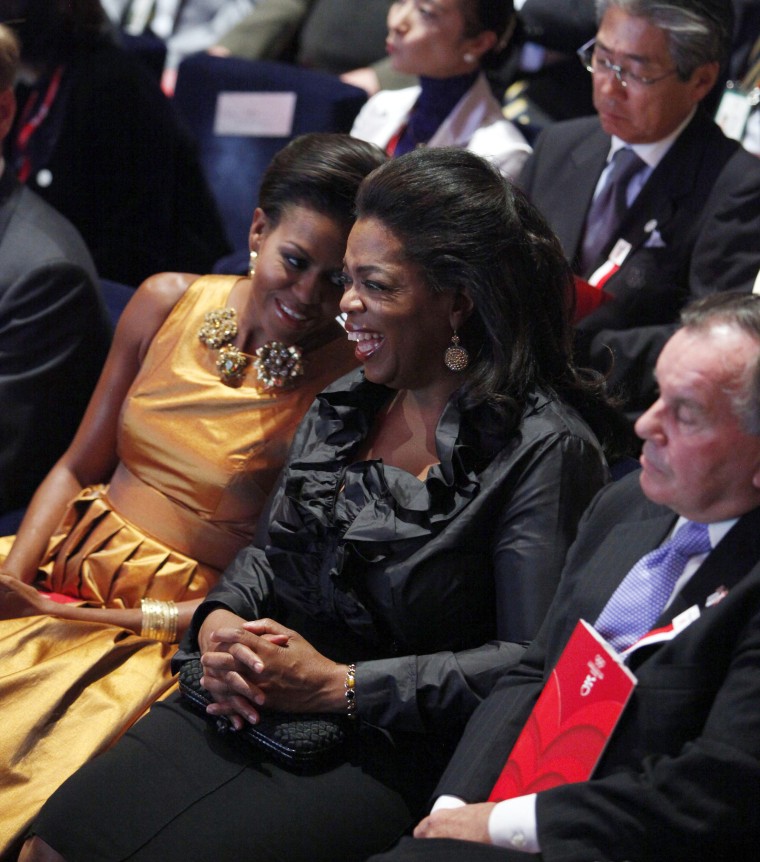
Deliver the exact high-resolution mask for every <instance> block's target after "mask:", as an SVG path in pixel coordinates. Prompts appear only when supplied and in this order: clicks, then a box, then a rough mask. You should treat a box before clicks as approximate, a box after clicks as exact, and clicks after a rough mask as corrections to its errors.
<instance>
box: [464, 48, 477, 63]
mask: <svg viewBox="0 0 760 862" xmlns="http://www.w3.org/2000/svg"><path fill="white" fill-rule="evenodd" d="M462 59H463V60H464V61H465V63H474V62H475V55H474V54H471V53H470V52H469V51H468V52H467V53H466V54H463V55H462Z"/></svg>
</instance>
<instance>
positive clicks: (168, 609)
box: [140, 598, 179, 644]
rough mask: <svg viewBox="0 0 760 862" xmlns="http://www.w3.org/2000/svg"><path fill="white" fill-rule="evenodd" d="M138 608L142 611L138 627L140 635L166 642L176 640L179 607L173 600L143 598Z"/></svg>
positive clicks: (169, 642)
mask: <svg viewBox="0 0 760 862" xmlns="http://www.w3.org/2000/svg"><path fill="white" fill-rule="evenodd" d="M140 610H141V611H142V626H141V628H140V635H141V636H142V637H144V638H150V639H151V640H155V641H161V642H162V643H167V644H171V643H174V642H175V641H176V640H177V619H178V617H179V609H178V608H177V605H176V603H175V602H162V601H159V600H158V599H149V598H143V599H141V600H140Z"/></svg>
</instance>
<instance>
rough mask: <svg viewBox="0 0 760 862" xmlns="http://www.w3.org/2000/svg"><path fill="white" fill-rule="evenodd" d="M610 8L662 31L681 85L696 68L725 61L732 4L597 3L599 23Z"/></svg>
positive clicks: (674, 0) (710, 0) (690, 0)
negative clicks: (642, 19)
mask: <svg viewBox="0 0 760 862" xmlns="http://www.w3.org/2000/svg"><path fill="white" fill-rule="evenodd" d="M610 7H613V8H616V9H620V10H621V11H623V12H625V13H627V14H628V15H633V16H635V17H641V18H646V19H647V20H648V21H649V22H650V23H651V24H652V25H653V26H655V27H658V28H659V29H661V30H664V31H665V33H666V35H667V38H668V45H669V46H670V54H671V56H672V58H673V62H674V63H675V64H676V69H677V70H678V75H679V77H680V78H681V79H682V80H684V81H685V80H688V79H689V78H690V77H691V75H692V73H693V72H694V70H695V69H696V68H697V67H699V66H702V65H704V64H705V63H712V62H717V63H721V64H724V63H725V62H726V61H727V59H728V55H729V52H730V50H731V40H732V38H733V23H734V15H733V7H732V5H731V0H596V10H597V18H598V20H600V21H601V19H602V17H603V15H604V13H605V12H606V11H607V9H608V8H610Z"/></svg>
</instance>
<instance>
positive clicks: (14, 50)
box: [0, 24, 19, 90]
mask: <svg viewBox="0 0 760 862" xmlns="http://www.w3.org/2000/svg"><path fill="white" fill-rule="evenodd" d="M18 61H19V44H18V39H17V38H16V34H15V33H14V32H13V30H11V29H10V27H6V26H5V25H4V24H0V90H9V89H11V87H13V85H14V83H15V81H16V73H17V72H18Z"/></svg>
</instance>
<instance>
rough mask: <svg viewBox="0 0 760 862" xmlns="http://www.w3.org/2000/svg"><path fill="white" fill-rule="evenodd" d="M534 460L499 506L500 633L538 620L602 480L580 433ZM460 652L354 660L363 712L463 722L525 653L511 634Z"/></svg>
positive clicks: (446, 728)
mask: <svg viewBox="0 0 760 862" xmlns="http://www.w3.org/2000/svg"><path fill="white" fill-rule="evenodd" d="M534 457H535V463H534V465H533V466H532V468H531V469H530V470H529V471H527V474H526V476H525V478H524V481H523V482H522V484H521V486H520V487H519V488H518V489H517V490H516V491H515V492H514V493H513V494H512V496H511V497H510V499H509V502H508V504H507V505H506V506H505V507H504V509H503V510H502V511H501V512H499V513H496V512H494V513H493V514H494V518H498V522H499V527H498V529H497V531H496V536H497V538H496V541H495V543H494V548H493V568H494V578H495V580H496V596H497V599H496V601H497V608H498V609H499V610H498V611H497V619H498V623H497V630H498V633H499V636H500V637H502V638H503V639H504V641H506V640H507V639H511V640H512V641H514V640H515V639H516V638H517V639H521V640H523V641H527V640H529V639H530V638H531V637H533V636H534V634H535V633H536V632H537V631H538V630H539V628H540V626H541V623H542V621H543V618H544V615H545V613H546V610H547V609H548V607H549V605H550V604H551V601H552V598H553V595H554V592H555V590H556V587H557V573H558V572H559V571H560V570H561V569H562V565H563V562H564V558H565V554H566V552H567V548H568V547H569V545H570V543H571V542H572V540H573V538H574V536H575V532H576V529H577V525H578V522H579V520H580V518H581V516H582V514H583V512H584V510H585V508H586V506H587V504H588V502H589V501H590V500H591V498H592V497H593V495H594V494H595V492H596V491H597V490H598V488H599V487H600V486H601V484H602V483H603V482H604V476H603V474H602V473H601V472H600V463H599V459H598V455H597V454H596V452H594V451H593V447H590V446H589V444H588V443H586V442H585V441H583V440H581V439H579V438H577V437H560V438H557V439H555V440H553V441H552V443H551V445H550V446H548V447H547V448H545V449H544V450H543V451H540V452H539V453H537V454H536V456H534ZM504 641H501V642H493V643H488V644H485V645H483V646H482V647H478V648H476V649H471V650H465V651H462V652H458V653H454V652H440V653H435V654H432V655H423V656H405V657H401V658H388V659H382V660H377V661H367V662H360V663H358V665H357V674H356V686H357V703H358V705H359V714H360V716H361V717H362V718H363V719H365V720H367V721H370V722H371V723H373V724H378V725H380V726H383V727H394V728H396V729H403V730H412V731H424V730H430V729H437V730H439V731H441V732H450V731H451V730H452V729H455V728H456V730H457V731H460V730H461V728H462V725H463V723H464V721H465V720H466V719H467V717H468V716H469V715H470V714H471V713H472V711H473V710H474V709H475V707H476V706H477V705H478V703H479V702H480V701H481V700H482V698H483V697H485V696H486V695H487V694H488V692H489V691H490V690H491V688H492V687H493V684H494V682H495V681H496V679H497V678H498V677H500V676H501V675H502V674H503V673H504V671H505V669H506V668H509V667H513V666H514V665H515V664H516V663H517V662H518V661H519V660H520V658H521V656H522V654H523V647H522V646H521V645H520V644H518V643H515V642H504Z"/></svg>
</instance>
